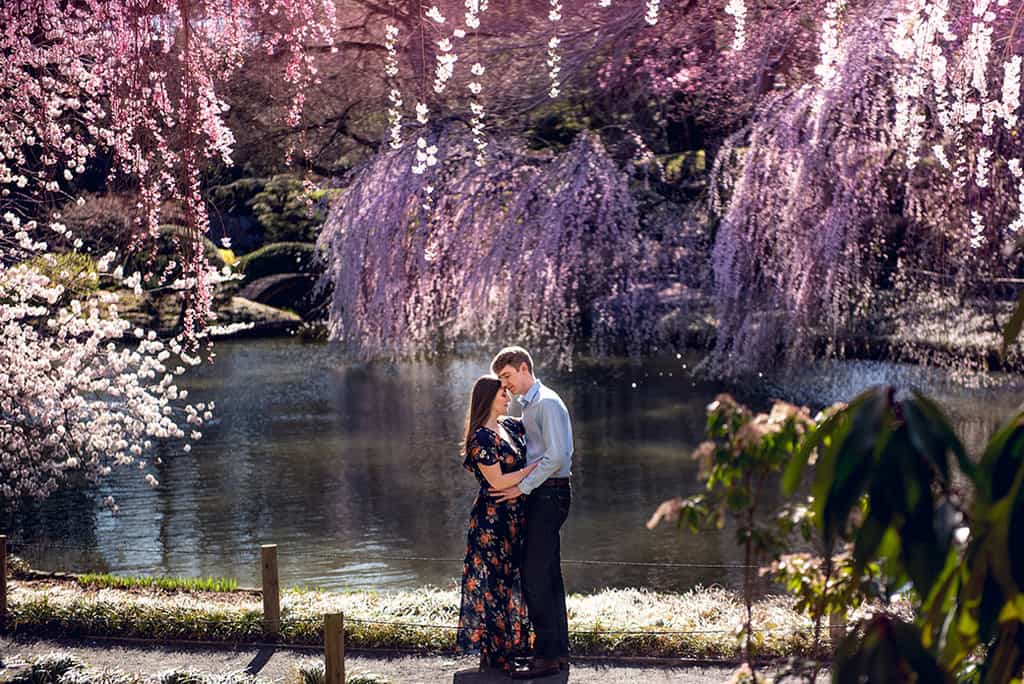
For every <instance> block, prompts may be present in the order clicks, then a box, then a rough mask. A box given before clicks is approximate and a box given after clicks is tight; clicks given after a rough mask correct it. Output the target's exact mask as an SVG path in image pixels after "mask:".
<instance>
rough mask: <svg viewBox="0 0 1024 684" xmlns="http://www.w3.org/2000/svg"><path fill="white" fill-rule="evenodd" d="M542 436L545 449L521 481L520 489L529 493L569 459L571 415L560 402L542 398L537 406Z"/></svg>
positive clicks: (524, 492)
mask: <svg viewBox="0 0 1024 684" xmlns="http://www.w3.org/2000/svg"><path fill="white" fill-rule="evenodd" d="M537 410H538V412H539V413H540V415H539V416H537V418H538V420H539V422H540V431H541V437H542V439H543V440H544V451H543V452H542V453H541V457H540V459H538V460H537V461H535V463H536V464H537V467H536V469H534V471H533V472H532V473H530V474H529V475H527V476H526V477H524V478H523V480H522V482H520V483H519V491H521V492H522V493H523V494H529V493H530V492H532V491H533V490H534V489H536V488H537V487H538V486H539V485H540V484H541V483H542V482H544V480H546V479H548V478H549V477H551V476H552V475H554V474H555V473H557V472H558V471H559V470H560V469H561V468H562V464H563V463H565V462H566V461H567V460H568V459H569V449H570V445H569V432H568V424H569V415H568V413H566V411H565V409H564V408H563V407H562V405H561V404H560V403H558V402H557V401H552V400H542V401H541V402H540V405H539V406H538V407H537Z"/></svg>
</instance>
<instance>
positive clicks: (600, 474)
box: [4, 338, 1024, 591]
mask: <svg viewBox="0 0 1024 684" xmlns="http://www.w3.org/2000/svg"><path fill="white" fill-rule="evenodd" d="M216 353H217V356H216V360H215V362H214V363H213V364H212V365H204V366H203V367H202V368H200V369H196V370H197V371H198V372H196V373H195V374H194V375H192V376H191V379H190V381H189V382H188V383H187V385H188V387H189V388H190V390H191V396H190V400H195V401H211V400H212V401H215V402H216V403H217V411H216V418H215V419H214V420H213V421H212V422H211V423H209V424H208V425H207V426H205V427H204V428H203V431H204V437H203V439H202V440H200V441H199V442H197V443H196V444H195V446H194V448H193V450H192V452H191V453H189V454H184V453H179V454H176V455H173V456H170V455H168V457H166V458H165V462H164V463H163V464H162V465H160V466H159V467H158V469H157V471H156V474H157V477H158V479H159V480H160V482H161V484H160V486H159V487H158V488H156V489H151V488H149V487H148V486H147V485H146V484H145V482H144V481H143V478H142V474H141V473H139V472H138V471H137V470H134V469H126V470H122V471H120V472H116V474H115V476H113V477H112V478H111V479H110V480H109V481H107V482H105V483H103V484H102V485H100V486H99V487H98V488H95V489H90V490H85V491H76V492H63V493H60V494H58V495H56V496H54V497H53V498H51V499H50V500H49V501H47V502H45V503H44V504H42V505H37V506H33V507H30V508H29V509H26V510H21V511H15V512H13V513H12V512H10V511H9V512H7V514H6V515H5V517H6V518H7V520H6V521H5V522H4V527H5V529H6V531H7V533H8V534H9V535H10V536H12V537H13V538H17V539H24V540H26V541H29V542H32V543H34V544H39V546H33V547H28V548H27V549H26V553H25V555H26V556H27V557H28V558H29V559H30V560H31V561H32V562H33V564H34V565H36V566H38V567H41V568H46V569H61V570H68V571H79V572H82V571H108V572H114V573H118V574H163V575H180V576H190V577H199V576H204V577H205V576H230V577H236V578H238V580H239V582H240V583H241V584H242V585H243V586H255V585H257V584H258V582H259V547H260V545H261V544H267V543H274V544H278V546H279V550H278V553H279V558H280V573H281V581H282V583H283V584H285V585H299V586H302V585H306V586H311V587H312V586H319V587H321V588H325V589H334V590H343V589H366V588H376V589H385V590H386V589H399V588H410V587H415V586H420V585H423V584H434V585H439V586H449V585H450V584H451V583H453V582H454V581H455V580H456V579H457V578H458V576H459V574H460V572H461V561H460V558H461V556H462V554H463V552H464V549H465V525H466V521H467V515H468V511H469V508H470V505H471V503H472V499H473V496H474V494H475V485H474V480H473V478H472V476H471V475H470V474H469V473H467V472H465V471H464V470H463V469H462V468H461V467H460V462H461V461H460V458H459V456H458V451H459V447H458V441H459V439H460V433H461V430H462V423H463V420H464V413H465V408H466V403H467V398H468V393H469V388H470V386H471V385H472V382H473V380H474V379H475V378H476V377H477V376H478V375H480V374H481V373H482V372H484V371H486V367H487V363H488V361H489V358H485V357H483V356H480V357H479V358H458V359H440V360H437V361H433V362H409V363H400V364H372V365H365V364H353V363H351V362H350V361H348V360H346V359H345V357H344V356H342V355H341V354H340V353H339V352H338V351H337V350H336V349H335V348H333V347H331V346H329V345H325V344H308V343H302V342H300V341H298V340H295V339H291V338H288V339H273V340H239V341H226V342H222V343H219V344H218V345H217V347H216ZM698 360H699V357H697V356H678V355H676V354H674V353H673V354H665V355H660V356H652V357H646V358H644V359H640V360H629V359H605V360H602V361H593V360H587V359H580V360H579V362H578V363H577V364H576V366H575V368H574V369H573V370H572V371H571V372H556V371H553V370H550V369H545V368H544V367H543V366H539V368H538V376H539V377H541V378H542V379H543V380H544V381H545V382H546V383H547V384H549V385H550V386H552V387H554V388H555V389H556V390H558V391H559V392H560V393H561V395H562V397H563V398H564V399H565V402H566V404H567V405H568V407H569V410H570V412H571V414H572V418H573V421H574V425H575V430H576V454H575V457H574V464H573V466H574V467H573V477H574V479H573V482H574V497H575V498H574V501H573V507H572V511H571V513H570V517H569V520H568V522H567V523H566V525H565V527H564V528H563V529H564V532H563V542H562V548H563V551H562V554H563V558H564V559H567V560H570V561H586V562H574V563H566V565H565V575H566V584H567V588H568V589H569V590H570V591H587V590H594V589H599V588H603V587H626V586H646V587H649V588H651V589H656V590H664V591H682V590H686V589H688V588H690V587H692V586H694V585H696V584H704V585H709V584H721V585H725V586H730V587H735V586H739V584H740V583H741V581H742V574H741V573H742V571H741V570H740V569H739V568H737V567H729V566H735V565H738V564H739V563H741V562H742V556H741V554H740V553H739V551H738V549H737V548H736V546H735V543H734V536H733V533H732V531H730V530H729V529H725V530H722V531H721V532H715V533H702V534H698V535H694V534H690V533H687V532H685V531H682V530H679V529H676V528H675V527H673V526H667V527H666V526H663V527H661V528H659V529H656V530H654V531H648V530H647V529H646V528H645V527H644V522H645V521H646V520H647V518H648V517H649V516H650V514H651V512H652V511H653V510H654V508H655V507H656V506H657V505H658V504H659V503H660V502H661V501H663V500H665V499H667V498H670V497H672V496H675V495H680V494H682V495H687V494H692V493H695V492H697V491H698V490H699V484H698V482H697V480H696V468H695V466H694V464H693V463H692V462H691V461H690V459H689V458H688V455H689V453H690V451H691V450H692V449H693V448H694V447H695V446H696V445H697V444H698V443H699V442H700V441H701V440H702V437H703V429H704V419H705V406H706V405H707V404H708V403H709V402H710V401H711V400H712V399H713V398H714V396H715V395H716V394H718V393H719V392H722V391H729V392H732V393H734V394H735V396H737V398H738V399H740V400H742V401H745V402H748V403H749V404H750V405H752V406H754V407H756V408H762V409H763V408H766V407H767V406H768V405H769V402H770V399H771V398H772V397H780V398H785V399H790V400H794V401H797V402H801V403H805V404H807V405H809V406H811V407H812V408H820V407H821V406H824V405H826V404H828V403H831V402H833V401H838V400H842V399H848V398H850V397H852V396H854V394H856V393H857V392H859V391H860V390H862V389H864V388H866V387H868V386H871V385H873V384H879V383H894V384H898V385H900V386H903V387H910V386H913V387H917V388H920V389H923V390H925V391H927V392H929V393H931V394H932V396H934V397H935V398H936V399H938V400H939V402H940V403H941V404H942V405H943V406H944V407H945V408H946V409H947V411H949V412H950V413H951V415H952V416H953V418H954V421H955V424H956V427H957V429H958V431H959V433H960V434H961V435H963V436H964V437H965V439H966V440H967V442H968V445H969V447H971V448H974V449H977V448H978V447H979V446H980V445H981V444H983V443H984V440H985V438H986V436H987V435H988V434H989V433H990V432H991V431H992V430H993V429H994V428H995V427H996V426H997V425H998V424H999V423H1000V422H1001V421H1003V420H1005V419H1006V418H1007V417H1008V416H1009V415H1011V414H1012V413H1013V412H1014V410H1015V409H1016V408H1017V405H1018V404H1019V402H1020V399H1021V396H1022V394H1021V390H1022V389H1024V382H1022V379H1021V378H1020V377H1019V376H1011V377H995V378H993V379H991V381H990V382H989V383H988V385H989V386H987V387H984V388H974V389H969V388H967V387H963V386H959V385H957V384H956V383H955V382H953V381H952V380H951V379H950V378H949V377H948V376H947V375H946V374H944V373H943V372H940V371H935V370H929V369H925V368H920V367H913V366H905V365H898V364H890V363H878V362H853V361H850V362H837V363H833V364H830V365H828V366H826V367H818V368H814V369H807V370H806V371H803V372H787V373H780V374H777V375H774V376H766V377H762V378H760V379H759V381H758V382H757V383H756V384H753V385H743V386H732V385H727V384H723V383H720V382H711V381H708V380H699V379H695V378H694V377H693V376H692V374H691V371H692V367H693V364H694V363H695V362H696V361H698ZM107 495H113V496H114V497H115V498H116V499H117V502H118V504H119V505H120V508H121V510H120V512H119V513H118V514H116V515H115V514H113V513H111V512H110V511H108V510H106V509H104V508H103V507H102V506H101V505H100V504H99V501H100V500H101V499H102V497H104V496H107ZM592 561H598V562H599V563H590V562H592ZM722 566H725V567H722Z"/></svg>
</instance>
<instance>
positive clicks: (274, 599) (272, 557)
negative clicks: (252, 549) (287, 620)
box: [260, 544, 281, 634]
mask: <svg viewBox="0 0 1024 684" xmlns="http://www.w3.org/2000/svg"><path fill="white" fill-rule="evenodd" d="M260 556H261V557H262V561H263V631H264V633H266V634H280V633H281V587H280V585H279V583H278V579H277V544H264V545H263V546H261V547H260Z"/></svg>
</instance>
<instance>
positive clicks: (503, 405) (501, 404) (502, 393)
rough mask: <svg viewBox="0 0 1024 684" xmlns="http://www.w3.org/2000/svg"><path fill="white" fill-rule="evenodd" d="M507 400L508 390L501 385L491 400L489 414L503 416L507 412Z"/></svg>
mask: <svg viewBox="0 0 1024 684" xmlns="http://www.w3.org/2000/svg"><path fill="white" fill-rule="evenodd" d="M508 402H509V393H508V390H507V389H505V388H504V387H502V388H501V389H500V390H498V393H497V394H495V395H494V401H492V402H491V415H492V416H504V415H506V414H507V413H508Z"/></svg>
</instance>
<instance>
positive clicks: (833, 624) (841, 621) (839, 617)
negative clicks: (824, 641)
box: [828, 613, 846, 649]
mask: <svg viewBox="0 0 1024 684" xmlns="http://www.w3.org/2000/svg"><path fill="white" fill-rule="evenodd" d="M828 635H829V638H830V639H831V640H832V648H833V649H834V648H835V647H836V645H837V644H838V643H839V642H840V641H842V639H843V637H845V636H846V613H829V616H828Z"/></svg>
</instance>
